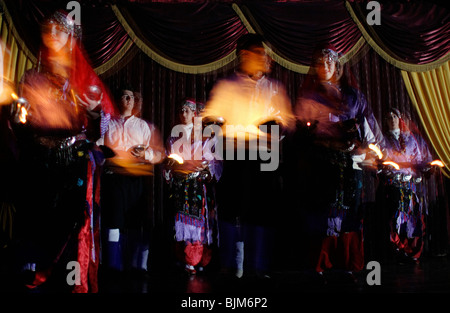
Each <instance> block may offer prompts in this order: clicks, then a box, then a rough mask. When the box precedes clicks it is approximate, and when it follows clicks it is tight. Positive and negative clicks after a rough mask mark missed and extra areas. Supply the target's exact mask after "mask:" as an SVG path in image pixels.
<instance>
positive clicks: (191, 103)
mask: <svg viewBox="0 0 450 313" xmlns="http://www.w3.org/2000/svg"><path fill="white" fill-rule="evenodd" d="M185 106H187V107H188V108H189V109H191V110H192V111H196V110H197V105H196V104H195V102H194V101H191V100H186V101H184V102H183V104H182V105H181V107H185Z"/></svg>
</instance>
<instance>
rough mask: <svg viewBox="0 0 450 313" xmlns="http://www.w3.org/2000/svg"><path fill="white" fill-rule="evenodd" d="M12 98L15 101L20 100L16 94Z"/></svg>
mask: <svg viewBox="0 0 450 313" xmlns="http://www.w3.org/2000/svg"><path fill="white" fill-rule="evenodd" d="M11 98H13V100H15V101H17V100H19V97H18V96H17V95H16V94H15V93H14V92H13V93H12V94H11Z"/></svg>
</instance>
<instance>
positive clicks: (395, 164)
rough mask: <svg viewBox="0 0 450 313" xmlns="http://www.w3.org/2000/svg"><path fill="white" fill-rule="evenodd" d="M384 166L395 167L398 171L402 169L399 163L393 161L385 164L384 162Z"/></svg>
mask: <svg viewBox="0 0 450 313" xmlns="http://www.w3.org/2000/svg"><path fill="white" fill-rule="evenodd" d="M383 164H384V165H390V166H392V167H394V168H395V169H396V170H399V169H400V166H399V165H398V164H397V163H395V162H392V161H385V162H383Z"/></svg>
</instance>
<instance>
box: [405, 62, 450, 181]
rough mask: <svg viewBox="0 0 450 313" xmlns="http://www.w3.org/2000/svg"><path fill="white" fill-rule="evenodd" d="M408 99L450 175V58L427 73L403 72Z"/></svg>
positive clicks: (444, 171)
mask: <svg viewBox="0 0 450 313" xmlns="http://www.w3.org/2000/svg"><path fill="white" fill-rule="evenodd" d="M402 76H403V80H404V82H405V86H406V89H407V90H408V93H409V96H410V98H411V101H412V103H413V105H414V107H415V109H416V111H417V113H418V115H419V118H420V120H421V122H422V125H423V127H424V129H425V132H426V134H427V136H428V138H429V139H430V141H431V144H432V145H433V147H434V149H435V151H436V153H437V155H438V156H439V158H440V160H441V161H442V162H443V163H444V164H445V168H444V169H443V173H444V175H445V176H447V177H449V178H450V61H447V62H446V63H444V64H443V65H441V66H440V67H438V68H436V69H433V70H430V71H427V72H408V71H402Z"/></svg>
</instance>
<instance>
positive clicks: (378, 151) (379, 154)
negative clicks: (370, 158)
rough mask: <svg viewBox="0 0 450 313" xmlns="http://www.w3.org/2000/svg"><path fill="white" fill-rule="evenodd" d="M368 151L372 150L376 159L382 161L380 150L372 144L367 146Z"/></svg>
mask: <svg viewBox="0 0 450 313" xmlns="http://www.w3.org/2000/svg"><path fill="white" fill-rule="evenodd" d="M369 149H371V150H373V151H374V152H375V153H376V154H377V155H378V159H380V160H381V159H382V158H383V153H382V152H381V150H380V148H378V147H377V146H376V145H374V144H372V143H371V144H369Z"/></svg>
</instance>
